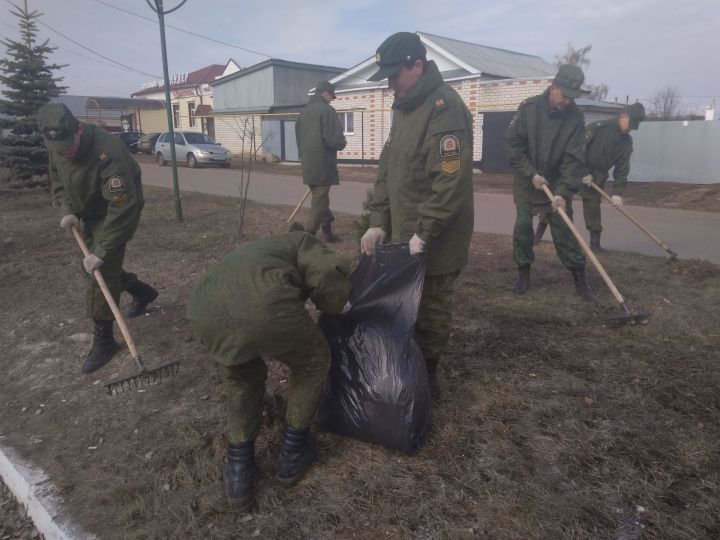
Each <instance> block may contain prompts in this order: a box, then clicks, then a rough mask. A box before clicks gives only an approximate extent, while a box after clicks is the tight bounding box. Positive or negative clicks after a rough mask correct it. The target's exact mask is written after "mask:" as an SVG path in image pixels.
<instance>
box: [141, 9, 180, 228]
mask: <svg viewBox="0 0 720 540" xmlns="http://www.w3.org/2000/svg"><path fill="white" fill-rule="evenodd" d="M145 1H146V2H147V5H148V6H150V9H152V10H153V11H154V12H155V13H157V16H158V21H159V23H160V49H161V50H162V64H163V78H164V83H165V112H166V113H167V122H168V135H169V136H170V160H171V162H172V175H173V195H174V197H175V219H176V220H177V221H182V220H183V216H182V202H181V201H180V184H179V182H178V172H177V159H176V156H175V131H174V129H173V115H172V104H171V102H170V76H169V75H168V61H167V47H166V46H165V15H169V14H170V13H172V12H173V11H177V10H178V9H180V8H181V7H182V5H183V4H184V3H185V2H187V0H182V1H181V2H180V3H179V4H178V5H177V6H175V7H174V8H172V9H169V10H167V11H165V8H164V6H163V0H153V1H154V5H153V4H152V3H151V2H150V0H145Z"/></svg>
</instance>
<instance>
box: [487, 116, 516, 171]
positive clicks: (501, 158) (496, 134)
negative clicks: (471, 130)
mask: <svg viewBox="0 0 720 540" xmlns="http://www.w3.org/2000/svg"><path fill="white" fill-rule="evenodd" d="M514 114H515V111H503V112H487V113H484V114H483V127H482V129H483V142H482V160H481V161H480V168H481V169H482V170H483V171H484V172H512V167H511V166H510V163H508V160H507V156H506V155H505V131H507V128H508V126H509V125H510V121H511V120H512V117H513V115H514Z"/></svg>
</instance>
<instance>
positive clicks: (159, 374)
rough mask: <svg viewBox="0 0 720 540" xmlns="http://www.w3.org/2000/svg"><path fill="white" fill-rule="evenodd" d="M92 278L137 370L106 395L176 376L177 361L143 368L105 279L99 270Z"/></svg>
mask: <svg viewBox="0 0 720 540" xmlns="http://www.w3.org/2000/svg"><path fill="white" fill-rule="evenodd" d="M72 233H73V236H74V237H75V240H76V241H77V243H78V245H79V246H80V249H81V250H82V252H83V255H85V256H86V257H87V256H88V255H90V250H89V249H88V247H87V244H86V243H85V240H83V237H82V235H81V234H80V231H78V229H77V227H75V226H73V227H72ZM93 277H94V278H95V281H96V282H97V284H98V285H99V286H100V290H101V291H102V293H103V296H104V297H105V300H107V303H108V305H109V306H110V310H111V311H112V313H113V315H114V316H115V321H117V324H118V327H119V328H120V332H122V335H123V338H125V343H127V347H128V350H129V351H130V355H131V356H132V357H133V360H135V363H136V364H137V368H138V372H137V373H136V374H135V375H131V376H129V377H124V378H122V379H115V380H113V381H110V382H109V383H107V384H106V385H105V388H107V390H108V393H109V394H110V395H111V396H112V395H116V394H119V393H123V392H129V391H131V390H138V389H140V388H144V387H146V386H150V385H153V384H157V383H160V382H161V381H162V380H163V378H165V379H167V378H170V377H174V376H175V375H177V374H178V372H179V371H180V362H179V361H177V360H175V361H173V362H168V363H167V364H163V365H161V366H158V367H156V368H152V369H148V368H147V366H145V362H143V359H142V357H141V356H140V354H139V353H138V351H137V347H135V341H134V340H133V338H132V336H131V335H130V330H129V329H128V327H127V324H126V323H125V318H124V317H123V315H122V313H121V312H120V308H118V305H117V303H116V302H115V300H114V299H113V297H112V294H110V289H108V286H107V283H105V278H103V276H102V274H101V273H100V270H95V271H94V272H93Z"/></svg>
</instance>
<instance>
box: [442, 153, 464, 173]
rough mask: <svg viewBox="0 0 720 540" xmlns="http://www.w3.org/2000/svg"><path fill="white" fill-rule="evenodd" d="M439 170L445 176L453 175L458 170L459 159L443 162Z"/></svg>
mask: <svg viewBox="0 0 720 540" xmlns="http://www.w3.org/2000/svg"><path fill="white" fill-rule="evenodd" d="M440 170H441V171H442V172H444V173H445V174H455V173H456V172H458V171H459V170H460V158H459V157H458V158H455V159H449V160H447V161H443V162H442V163H441V164H440Z"/></svg>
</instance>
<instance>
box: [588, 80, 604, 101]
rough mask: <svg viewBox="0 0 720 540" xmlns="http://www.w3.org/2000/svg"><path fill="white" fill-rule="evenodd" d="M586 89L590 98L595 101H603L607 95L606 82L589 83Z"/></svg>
mask: <svg viewBox="0 0 720 540" xmlns="http://www.w3.org/2000/svg"><path fill="white" fill-rule="evenodd" d="M588 89H589V90H590V99H593V100H595V101H605V98H606V97H607V95H608V87H607V84H589V85H588Z"/></svg>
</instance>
